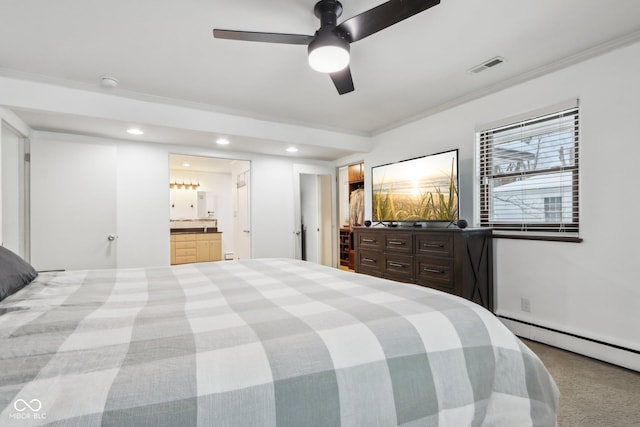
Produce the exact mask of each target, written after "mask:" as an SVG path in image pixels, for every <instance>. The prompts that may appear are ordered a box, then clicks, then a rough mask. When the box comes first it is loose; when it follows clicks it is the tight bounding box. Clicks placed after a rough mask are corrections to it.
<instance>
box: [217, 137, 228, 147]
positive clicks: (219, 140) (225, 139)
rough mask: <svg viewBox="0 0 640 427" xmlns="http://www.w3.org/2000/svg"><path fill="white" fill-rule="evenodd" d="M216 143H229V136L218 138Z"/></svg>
mask: <svg viewBox="0 0 640 427" xmlns="http://www.w3.org/2000/svg"><path fill="white" fill-rule="evenodd" d="M216 144H218V145H229V140H228V139H227V138H218V139H217V140H216Z"/></svg>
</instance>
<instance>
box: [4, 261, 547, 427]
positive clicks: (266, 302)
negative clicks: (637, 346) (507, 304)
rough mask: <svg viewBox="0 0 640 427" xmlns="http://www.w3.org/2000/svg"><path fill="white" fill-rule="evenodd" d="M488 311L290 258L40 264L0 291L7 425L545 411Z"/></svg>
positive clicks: (522, 360) (366, 422)
mask: <svg viewBox="0 0 640 427" xmlns="http://www.w3.org/2000/svg"><path fill="white" fill-rule="evenodd" d="M557 408H558V392H557V388H556V386H555V383H554V382H553V380H552V378H551V377H550V376H549V374H548V372H547V371H546V370H545V368H544V367H543V365H542V363H541V362H540V360H539V359H538V358H537V357H536V356H535V355H534V354H533V353H532V352H531V351H530V350H529V349H528V348H526V347H525V346H524V345H523V344H522V343H521V342H520V341H519V340H518V339H517V338H516V337H515V336H514V335H512V334H511V333H510V332H509V331H508V330H507V329H506V328H505V327H504V326H503V325H502V324H501V323H500V322H499V321H498V320H497V319H496V318H495V317H494V316H493V315H492V314H491V313H489V312H487V311H486V310H484V309H483V308H482V307H480V306H478V305H476V304H473V303H471V302H468V301H465V300H462V299H459V298H456V297H454V296H451V295H448V294H444V293H440V292H438V291H434V290H430V289H426V288H422V287H419V286H414V285H407V284H401V283H396V282H391V281H386V280H383V279H377V278H374V277H370V276H365V275H360V274H354V273H347V272H343V271H340V270H337V269H332V268H327V267H323V266H319V265H315V264H311V263H306V262H302V261H296V260H290V259H262V260H246V261H225V262H217V263H203V264H188V265H181V266H173V267H159V268H145V269H118V270H88V271H71V272H65V273H58V274H41V276H40V277H39V278H38V279H36V281H34V282H33V283H32V284H30V285H29V286H27V287H26V288H25V289H23V290H22V291H20V292H18V293H17V294H15V295H13V296H11V297H9V298H8V299H6V300H5V301H3V302H0V425H2V426H9V425H16V426H27V425H40V424H48V423H51V424H53V425H74V426H98V425H114V426H196V425H198V426H292V427H302V426H331V427H337V426H366V427H369V426H396V425H402V426H436V425H438V426H455V427H458V426H469V425H474V426H476V425H483V426H498V425H504V426H528V425H540V426H547V425H548V426H552V425H555V421H556V413H557Z"/></svg>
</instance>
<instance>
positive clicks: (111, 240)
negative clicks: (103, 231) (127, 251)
mask: <svg viewBox="0 0 640 427" xmlns="http://www.w3.org/2000/svg"><path fill="white" fill-rule="evenodd" d="M117 237H118V236H114V235H113V234H109V236H107V240H108V241H110V242H113V241H114V240H116V238H117Z"/></svg>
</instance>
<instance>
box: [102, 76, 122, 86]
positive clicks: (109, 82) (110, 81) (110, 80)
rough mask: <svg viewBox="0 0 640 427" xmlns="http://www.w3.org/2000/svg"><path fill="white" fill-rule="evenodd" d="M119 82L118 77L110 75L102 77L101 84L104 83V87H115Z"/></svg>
mask: <svg viewBox="0 0 640 427" xmlns="http://www.w3.org/2000/svg"><path fill="white" fill-rule="evenodd" d="M118 83H119V82H118V79H116V78H114V77H109V76H103V77H100V84H101V85H102V87H106V88H108V89H113V88H114V87H116V86H118Z"/></svg>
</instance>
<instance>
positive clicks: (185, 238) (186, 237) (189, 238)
mask: <svg viewBox="0 0 640 427" xmlns="http://www.w3.org/2000/svg"><path fill="white" fill-rule="evenodd" d="M173 236H174V238H175V241H176V242H194V241H195V240H196V235H195V234H174V235H173Z"/></svg>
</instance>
